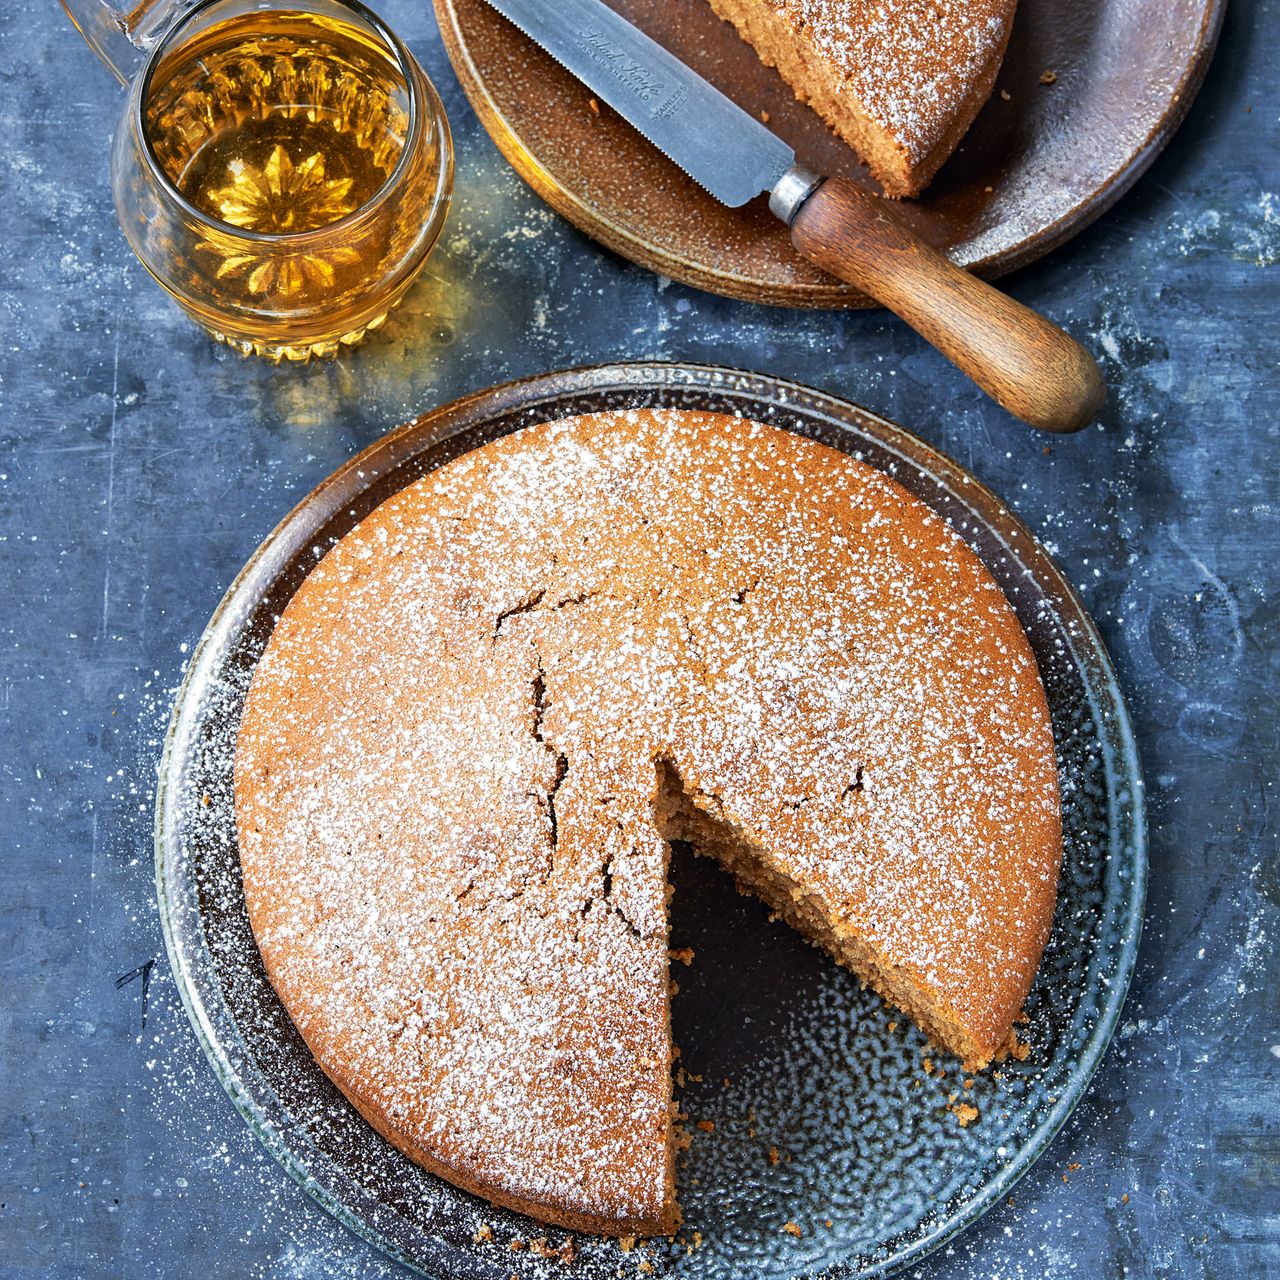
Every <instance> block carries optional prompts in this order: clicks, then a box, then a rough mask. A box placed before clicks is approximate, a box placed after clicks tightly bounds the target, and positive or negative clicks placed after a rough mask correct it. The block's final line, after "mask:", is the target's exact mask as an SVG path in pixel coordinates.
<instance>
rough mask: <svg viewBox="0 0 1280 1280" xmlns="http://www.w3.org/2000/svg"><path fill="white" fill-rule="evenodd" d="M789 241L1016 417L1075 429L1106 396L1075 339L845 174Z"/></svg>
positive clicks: (827, 187) (823, 190)
mask: <svg viewBox="0 0 1280 1280" xmlns="http://www.w3.org/2000/svg"><path fill="white" fill-rule="evenodd" d="M791 240H792V243H794V245H795V247H796V248H797V249H799V251H800V252H801V253H802V254H804V256H805V257H806V258H809V259H811V260H812V261H813V262H816V263H817V264H818V265H819V266H820V267H822V268H823V269H824V270H826V271H829V272H831V274H832V275H833V276H839V278H840V279H841V280H846V281H848V283H849V284H852V285H855V286H856V287H857V288H859V289H861V290H862V292H863V293H865V294H867V295H868V296H869V297H871V298H874V299H875V300H876V301H877V302H879V303H880V304H881V305H883V306H886V307H888V308H889V310H890V311H894V312H896V313H897V314H898V315H899V316H901V317H902V318H903V319H904V320H905V321H906V322H907V323H908V324H909V325H910V326H911V327H912V328H913V329H914V330H915V331H916V332H917V333H919V334H920V335H921V336H922V337H924V338H925V339H926V340H927V341H929V342H931V343H932V344H933V345H934V346H935V347H937V348H938V350H939V351H941V352H942V354H943V355H944V356H946V357H947V359H948V360H950V361H951V362H952V363H953V364H955V365H956V366H957V367H958V368H959V369H961V370H962V371H963V372H964V373H966V374H968V375H969V377H971V378H972V379H973V380H974V382H976V383H977V384H978V386H980V387H981V388H982V389H983V390H984V391H985V392H986V393H987V394H988V395H989V396H990V397H991V398H992V399H993V400H995V401H996V402H997V403H998V404H1001V405H1003V406H1004V407H1005V408H1006V409H1008V410H1009V412H1010V413H1012V414H1013V415H1014V416H1015V417H1018V418H1021V419H1022V420H1023V422H1027V423H1030V424H1031V426H1033V427H1040V428H1041V429H1042V430H1045V431H1079V430H1080V428H1081V427H1083V426H1085V425H1086V424H1087V423H1089V422H1090V421H1091V420H1092V419H1093V418H1094V416H1095V415H1096V414H1097V412H1098V410H1099V409H1101V408H1102V406H1103V404H1104V403H1105V401H1106V398H1107V389H1106V386H1105V384H1104V383H1103V381H1102V374H1101V372H1100V371H1099V369H1098V365H1097V362H1096V361H1095V360H1094V358H1093V357H1092V356H1091V355H1090V354H1089V353H1088V352H1087V351H1086V350H1085V349H1084V348H1083V347H1082V346H1081V345H1080V344H1079V343H1078V342H1076V341H1075V339H1074V338H1071V337H1068V336H1067V334H1065V333H1063V331H1062V330H1061V329H1059V328H1058V327H1057V325H1054V324H1050V323H1049V321H1048V320H1046V319H1045V318H1044V317H1043V316H1041V315H1037V314H1036V313H1035V312H1034V311H1032V310H1030V309H1029V308H1027V307H1024V306H1023V305H1022V304H1021V303H1018V302H1015V301H1014V300H1013V299H1012V298H1010V297H1007V296H1006V295H1005V294H1003V293H1001V292H1000V291H999V290H997V289H993V288H992V287H991V286H990V285H989V284H986V283H985V282H984V281H982V280H979V279H978V278H977V276H974V275H970V274H969V272H967V271H965V270H963V269H962V268H960V267H957V266H956V265H955V263H953V262H951V261H950V259H948V258H946V257H944V256H943V255H942V254H940V253H939V252H938V251H937V250H936V249H933V248H931V247H930V246H929V245H927V244H925V243H924V241H923V240H921V239H920V238H919V237H918V236H917V235H916V234H915V233H914V232H912V231H911V230H909V229H908V228H907V227H906V226H905V225H903V223H902V222H901V221H900V220H899V219H898V218H897V217H896V216H895V215H894V214H893V213H892V212H891V210H890V207H889V205H888V203H887V202H886V201H884V200H881V199H879V198H878V197H876V196H873V195H868V194H867V193H866V192H865V191H862V190H860V189H859V188H858V187H856V186H854V184H853V183H852V182H850V181H848V180H847V179H846V178H828V179H827V180H826V181H825V182H823V183H822V185H821V186H820V187H818V188H817V190H816V191H814V193H813V194H812V195H811V196H809V197H808V199H807V200H805V202H804V203H803V204H802V205H801V206H800V211H799V212H798V213H797V214H796V215H795V218H794V220H793V221H792V223H791Z"/></svg>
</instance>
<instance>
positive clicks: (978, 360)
mask: <svg viewBox="0 0 1280 1280" xmlns="http://www.w3.org/2000/svg"><path fill="white" fill-rule="evenodd" d="M488 3H489V4H490V5H491V6H492V7H493V8H494V9H496V10H497V11H498V12H499V13H500V14H502V15H503V17H505V18H506V19H508V21H510V22H511V23H512V24H514V25H515V26H516V27H517V28H519V30H521V31H523V32H524V34H525V35H527V36H529V37H530V38H531V39H532V40H533V41H534V42H535V43H537V44H538V45H540V46H541V47H542V48H543V49H544V50H546V52H547V53H549V54H550V55H551V56H552V57H553V58H555V59H556V61H557V62H559V63H561V64H562V65H563V66H564V67H566V68H567V69H568V70H569V71H570V72H572V73H573V75H575V76H576V77H577V78H578V79H579V80H581V81H582V82H583V83H584V84H585V85H586V86H587V87H588V88H589V89H591V91H592V92H593V93H594V94H595V95H596V96H597V97H598V98H599V99H601V100H602V101H604V102H607V103H608V104H609V106H611V107H613V109H614V110H615V111H617V112H618V113H619V114H620V115H621V116H622V117H623V118H624V119H625V120H627V121H628V122H629V123H630V124H631V125H632V126H633V127H634V128H636V129H637V130H638V131H639V132H640V133H641V134H642V135H643V136H644V137H645V138H647V139H648V140H649V141H650V142H651V143H653V144H654V146H656V147H658V148H659V150H661V151H662V152H663V153H664V154H666V155H667V156H668V157H669V158H670V159H671V160H673V161H675V163H676V164H678V165H679V166H680V167H681V168H682V169H683V170H684V171H685V172H686V173H687V174H689V176H690V177H691V178H693V179H694V180H695V181H696V182H698V183H699V184H700V185H701V186H703V187H704V188H706V190H707V191H709V192H710V193H711V194H712V195H713V196H715V198H716V199H717V200H720V201H721V202H722V203H724V204H726V205H729V206H730V207H731V208H736V207H738V206H740V205H744V204H746V203H747V202H748V201H749V200H752V199H754V198H755V197H757V196H759V195H761V194H762V193H764V192H768V194H769V208H770V209H771V210H772V211H773V213H774V214H775V215H776V216H777V217H778V218H780V219H781V220H782V221H783V222H784V223H786V224H787V226H788V227H789V228H790V229H791V241H792V244H793V245H794V246H795V247H796V249H797V250H799V252H800V253H802V254H803V255H804V256H805V257H806V258H808V259H810V260H811V261H812V262H815V263H817V264H818V265H819V266H820V267H822V268H823V269H824V270H826V271H829V272H830V273H831V274H832V275H834V276H837V277H839V278H840V279H841V280H844V281H846V282H847V283H849V284H851V285H854V286H855V287H856V288H858V289H860V290H861V291H862V292H863V293H865V294H866V295H867V296H868V297H870V298H873V299H874V300H875V301H876V302H879V303H880V304H881V305H883V306H885V307H888V308H889V309H890V310H891V311H893V312H895V313H896V314H897V315H899V316H900V317H901V318H902V319H903V320H905V321H906V322H907V323H908V324H909V325H910V326H911V327H912V328H913V329H915V330H916V332H917V333H919V334H920V335H921V336H922V337H924V338H925V339H926V340H927V341H928V342H930V343H932V344H933V345H934V346H935V347H937V349H938V350H939V351H941V352H942V354H943V355H945V356H946V357H947V358H948V359H949V360H951V361H952V363H954V364H955V365H956V366H957V367H959V368H960V369H961V370H962V371H963V372H964V373H966V374H967V375H968V376H969V377H970V378H972V379H973V380H974V382H976V383H977V384H978V385H979V386H980V387H981V388H982V389H983V390H984V391H985V392H986V393H987V394H988V395H989V396H991V397H992V399H994V400H995V401H997V402H998V403H999V404H1001V405H1003V406H1004V408H1006V409H1007V410H1008V411H1009V412H1010V413H1012V414H1013V415H1014V416H1015V417H1018V418H1021V419H1022V420H1023V421H1024V422H1027V423H1029V424H1030V425H1031V426H1033V427H1039V428H1042V429H1043V430H1046V431H1059V432H1065V431H1077V430H1079V429H1080V428H1081V427H1083V426H1085V425H1086V424H1087V423H1089V422H1090V421H1091V420H1092V419H1093V417H1094V416H1095V415H1096V414H1097V412H1098V410H1099V409H1101V407H1102V405H1103V403H1104V402H1105V400H1106V387H1105V385H1104V384H1103V381H1102V375H1101V373H1100V372H1099V370H1098V365H1097V363H1096V361H1095V360H1094V359H1093V357H1092V356H1091V355H1090V354H1089V353H1088V352H1087V351H1086V350H1085V349H1084V347H1082V346H1081V345H1080V344H1079V343H1078V342H1076V341H1075V340H1074V339H1073V338H1071V337H1069V336H1068V335H1067V334H1066V333H1064V332H1063V331H1062V330H1061V329H1059V328H1058V327H1057V325H1054V324H1052V323H1050V321H1048V320H1046V319H1045V318H1044V317H1043V316H1041V315H1038V314H1037V313H1036V312H1034V311H1032V310H1031V309H1030V308H1028V307H1024V306H1023V305H1022V304H1021V303H1018V302H1015V301H1014V300H1013V299H1012V298H1010V297H1008V296H1007V295H1006V294H1003V293H1001V292H1000V291H999V290H998V289H994V288H992V286H991V285H989V284H987V283H985V282H984V281H982V280H979V279H978V278H977V277H976V276H974V275H971V274H970V273H969V272H967V271H965V270H964V269H963V268H961V267H959V266H957V265H956V264H955V263H953V262H951V261H950V259H948V258H947V257H946V256H945V255H944V254H942V253H940V252H939V251H938V250H936V249H934V248H933V247H932V246H930V245H928V244H926V243H925V241H923V240H922V239H921V238H920V237H919V236H918V235H916V234H915V232H914V231H912V230H910V229H909V228H908V227H907V226H906V224H905V223H904V222H903V221H902V220H901V219H900V218H899V217H898V216H897V215H896V214H895V213H894V212H893V210H892V206H891V205H890V203H889V202H888V201H887V200H884V199H881V198H879V197H877V196H874V195H871V194H869V193H868V192H865V191H863V190H861V188H859V187H858V186H857V185H856V184H854V183H852V182H850V181H849V180H848V179H846V178H840V177H824V176H823V175H822V174H819V173H815V172H814V171H813V170H811V169H807V168H806V167H805V166H804V165H802V164H799V163H797V161H796V154H795V151H794V150H793V149H792V148H791V147H789V146H788V145H787V144H786V143H785V142H784V141H783V140H782V139H781V138H779V137H778V136H777V135H776V134H775V133H773V132H772V131H771V130H769V129H767V128H765V126H764V125H763V124H762V123H761V122H760V121H759V120H757V119H756V118H755V117H754V116H752V115H750V114H748V113H747V112H746V111H744V110H743V109H742V108H741V107H739V106H738V105H737V104H736V103H735V102H733V101H732V100H731V99H729V98H727V97H726V96H725V95H724V94H723V93H721V92H720V91H719V90H718V89H716V88H715V87H714V86H713V85H711V84H709V83H708V82H707V81H706V80H704V79H703V78H702V77H701V76H700V75H698V74H697V73H696V72H694V71H693V70H692V69H691V68H690V67H688V66H686V65H685V64H684V63H683V62H681V61H680V59H678V58H677V57H675V56H674V55H673V54H671V53H669V52H668V51H667V50H666V49H664V48H663V47H662V46H661V45H659V44H658V43H657V42H656V41H654V40H652V39H650V38H649V37H648V36H646V35H645V34H644V33H643V32H642V31H640V30H639V29H638V28H636V27H635V26H633V25H632V24H631V23H629V22H628V21H627V20H626V19H625V18H623V17H622V16H621V15H620V14H618V13H616V12H615V11H614V10H612V9H610V8H609V7H608V5H606V4H604V3H603V2H602V0H488Z"/></svg>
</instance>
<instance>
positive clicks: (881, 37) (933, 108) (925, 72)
mask: <svg viewBox="0 0 1280 1280" xmlns="http://www.w3.org/2000/svg"><path fill="white" fill-rule="evenodd" d="M767 3H769V4H771V5H772V6H773V7H774V8H776V9H778V10H780V11H781V13H782V16H783V17H784V18H785V20H786V21H787V22H788V23H789V24H790V25H791V26H792V27H793V28H794V29H795V30H796V31H797V33H802V34H803V39H804V41H805V43H806V44H808V45H811V46H812V47H813V49H814V50H815V51H816V52H817V53H818V55H819V56H820V57H822V58H823V59H825V60H826V61H827V62H828V63H830V64H831V66H832V67H833V69H834V70H835V72H836V75H837V77H838V78H840V79H843V80H844V81H845V83H846V85H847V91H848V92H849V94H851V95H852V96H853V97H854V98H856V100H857V102H858V104H859V106H860V107H861V108H862V109H863V110H864V111H865V112H866V113H867V114H868V115H869V116H870V117H871V118H872V119H873V120H874V121H875V122H876V123H877V124H878V125H879V126H880V127H881V128H882V129H884V130H886V131H887V132H888V133H889V134H891V135H892V136H893V137H894V138H895V140H896V141H897V142H898V143H899V144H900V145H901V146H902V148H903V150H904V151H905V152H906V153H907V155H908V157H909V158H910V161H911V163H912V164H913V165H915V164H919V163H921V162H922V161H924V160H925V159H926V157H928V156H929V154H930V152H932V151H933V149H934V148H935V147H936V146H938V145H939V143H941V141H942V140H943V139H944V138H945V137H946V136H947V134H948V133H949V132H950V131H951V129H952V127H953V125H954V123H955V119H956V116H957V114H958V113H959V112H960V111H961V110H962V109H963V107H964V105H965V104H966V103H967V102H968V101H969V97H970V95H971V94H972V92H973V87H974V85H975V84H980V83H983V82H984V81H986V82H987V83H989V80H988V77H989V76H990V74H991V68H992V64H993V62H994V61H995V60H996V59H998V58H999V56H1000V54H1001V52H1002V51H1003V49H1004V45H1005V41H1006V40H1007V39H1008V36H1009V27H1010V24H1011V23H1012V21H1013V10H1014V0H767Z"/></svg>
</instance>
